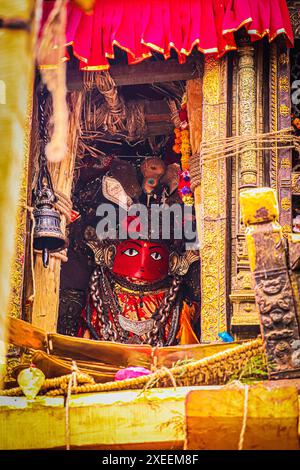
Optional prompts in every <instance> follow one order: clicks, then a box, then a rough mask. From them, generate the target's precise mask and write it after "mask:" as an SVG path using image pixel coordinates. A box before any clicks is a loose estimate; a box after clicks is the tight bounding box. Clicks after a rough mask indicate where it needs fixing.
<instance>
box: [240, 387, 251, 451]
mask: <svg viewBox="0 0 300 470" xmlns="http://www.w3.org/2000/svg"><path fill="white" fill-rule="evenodd" d="M244 390H245V395H244V409H243V423H242V429H241V432H240V438H239V447H238V450H243V447H244V438H245V432H246V424H247V416H248V395H249V385H245V388H244Z"/></svg>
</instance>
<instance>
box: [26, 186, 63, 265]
mask: <svg viewBox="0 0 300 470" xmlns="http://www.w3.org/2000/svg"><path fill="white" fill-rule="evenodd" d="M55 201H56V197H55V194H54V192H53V190H52V189H51V188H49V187H48V185H47V184H44V186H43V187H42V188H41V189H37V190H36V192H35V208H34V210H33V216H34V220H35V227H34V233H33V248H34V249H35V250H39V251H42V257H43V265H44V267H45V268H46V267H47V266H48V264H49V253H50V252H55V251H61V250H63V249H64V248H65V246H66V240H65V237H64V235H63V233H62V231H61V229H60V215H59V212H57V211H56V210H55V209H54V203H55Z"/></svg>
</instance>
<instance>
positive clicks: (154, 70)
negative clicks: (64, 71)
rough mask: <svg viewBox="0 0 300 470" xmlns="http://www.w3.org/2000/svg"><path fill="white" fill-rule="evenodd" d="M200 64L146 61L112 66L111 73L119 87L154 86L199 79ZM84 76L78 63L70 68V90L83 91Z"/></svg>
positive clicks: (193, 62)
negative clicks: (155, 84)
mask: <svg viewBox="0 0 300 470" xmlns="http://www.w3.org/2000/svg"><path fill="white" fill-rule="evenodd" d="M200 64H201V62H200V61H199V60H197V61H196V60H190V61H188V62H186V63H185V64H179V63H178V62H177V60H175V59H174V60H173V59H170V60H165V61H156V62H153V61H149V60H146V61H144V62H141V63H140V64H136V65H112V66H111V67H110V69H109V72H110V74H111V76H112V78H113V79H114V81H115V83H116V85H117V86H123V85H142V84H147V83H149V84H154V83H164V82H175V81H180V80H190V79H192V78H197V77H199V72H200ZM87 73H89V72H87ZM96 73H97V72H96ZM99 73H100V72H99ZM83 76H84V72H82V71H80V70H78V63H77V62H76V63H75V64H74V67H68V89H69V90H76V89H81V88H82V87H83Z"/></svg>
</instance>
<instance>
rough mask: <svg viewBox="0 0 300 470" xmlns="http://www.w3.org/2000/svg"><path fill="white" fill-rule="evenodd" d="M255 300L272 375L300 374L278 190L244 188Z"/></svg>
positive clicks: (299, 339) (299, 338)
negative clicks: (280, 223) (280, 220)
mask: <svg viewBox="0 0 300 470" xmlns="http://www.w3.org/2000/svg"><path fill="white" fill-rule="evenodd" d="M240 203H241V211H242V217H243V221H244V224H245V225H246V241H247V245H248V255H249V261H250V269H251V272H252V279H253V285H254V292H255V301H256V305H257V307H258V310H259V314H260V327H261V333H262V336H263V339H264V343H265V348H266V353H267V357H268V370H269V376H270V378H275V379H278V378H283V377H285V378H292V377H300V334H299V325H298V320H297V311H296V301H295V296H294V292H293V289H292V284H291V279H290V274H289V269H288V263H287V251H286V240H285V238H284V237H283V234H282V228H281V226H280V225H279V223H278V222H277V220H278V217H279V210H278V202H277V196H276V191H275V190H274V189H271V188H256V189H247V190H244V191H243V192H242V193H241V195H240Z"/></svg>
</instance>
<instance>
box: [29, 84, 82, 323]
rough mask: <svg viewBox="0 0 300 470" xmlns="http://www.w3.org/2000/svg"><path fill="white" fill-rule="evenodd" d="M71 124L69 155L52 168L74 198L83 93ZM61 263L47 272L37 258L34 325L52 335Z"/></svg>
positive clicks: (76, 96) (76, 97) (59, 185)
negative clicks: (73, 190)
mask: <svg viewBox="0 0 300 470" xmlns="http://www.w3.org/2000/svg"><path fill="white" fill-rule="evenodd" d="M69 103H70V108H71V109H70V123H69V137H68V153H67V155H66V157H65V158H64V160H63V161H62V162H61V163H51V164H49V171H50V174H51V178H52V182H53V186H54V189H55V191H59V192H60V193H63V194H65V195H66V196H67V197H70V195H71V189H72V183H73V172H74V166H75V157H76V149H77V142H78V136H79V129H78V122H79V116H80V112H81V105H82V93H81V92H73V93H71V95H70V99H69ZM61 228H62V231H63V233H64V232H65V230H66V219H65V216H63V217H62V222H61ZM60 268H61V260H60V259H58V258H56V257H51V258H50V264H49V267H48V268H47V269H45V268H44V267H43V263H42V259H41V255H39V254H37V256H36V262H35V279H36V295H35V298H34V303H33V309H32V323H33V325H34V326H37V327H39V328H42V329H44V330H45V331H48V332H55V331H56V326H57V317H58V306H59V286H60Z"/></svg>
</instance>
